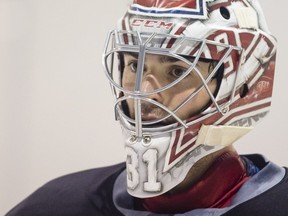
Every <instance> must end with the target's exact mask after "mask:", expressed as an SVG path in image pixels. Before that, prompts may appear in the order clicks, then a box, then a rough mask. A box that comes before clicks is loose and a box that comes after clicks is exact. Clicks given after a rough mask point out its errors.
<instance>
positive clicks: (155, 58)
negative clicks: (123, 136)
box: [122, 53, 217, 124]
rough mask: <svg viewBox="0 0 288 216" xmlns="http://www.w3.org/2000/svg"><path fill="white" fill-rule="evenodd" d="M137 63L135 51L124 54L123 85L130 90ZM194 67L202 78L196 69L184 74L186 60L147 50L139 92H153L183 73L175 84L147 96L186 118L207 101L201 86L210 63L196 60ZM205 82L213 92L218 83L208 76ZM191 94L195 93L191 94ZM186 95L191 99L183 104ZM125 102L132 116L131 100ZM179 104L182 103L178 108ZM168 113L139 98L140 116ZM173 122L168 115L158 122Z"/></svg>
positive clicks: (132, 106) (153, 117) (207, 97)
mask: <svg viewBox="0 0 288 216" xmlns="http://www.w3.org/2000/svg"><path fill="white" fill-rule="evenodd" d="M188 60H189V59H188ZM138 63H139V62H138V56H137V55H136V54H132V53H125V54H124V70H123V77H122V86H123V88H125V89H128V90H129V91H133V90H134V89H135V85H136V80H137V79H136V76H137V66H138ZM190 66H191V65H190ZM195 68H197V69H198V73H199V72H200V73H201V75H202V78H200V76H199V74H197V73H196V71H195V69H193V70H191V72H190V73H189V74H188V75H187V76H185V78H183V74H185V72H186V73H187V70H188V69H189V65H188V64H187V63H186V62H184V61H181V60H179V59H177V58H173V57H168V56H162V55H156V54H146V56H145V62H144V66H143V70H142V79H141V80H142V81H141V84H140V92H153V91H155V90H157V89H160V88H162V87H164V86H167V85H169V84H170V83H172V82H174V81H175V80H177V79H179V78H181V77H182V78H183V79H182V80H181V81H180V82H179V83H177V84H176V85H173V86H171V87H170V88H168V89H166V90H163V91H160V92H157V93H153V94H149V95H148V96H147V98H149V99H152V100H153V101H156V102H158V103H160V104H162V105H164V106H165V107H167V108H168V109H169V110H171V111H172V110H177V111H176V112H175V114H176V115H177V116H178V117H179V118H180V119H182V120H185V119H187V118H189V117H191V116H192V115H194V114H197V113H199V112H200V111H201V110H202V109H203V108H205V107H206V106H207V105H208V104H209V101H210V96H209V94H208V91H207V89H206V88H204V87H202V88H201V86H202V85H203V80H205V79H207V77H208V76H209V73H210V72H211V71H212V70H213V63H212V62H208V61H198V62H197V64H196V65H195ZM138 73H139V71H138ZM207 86H208V88H209V89H210V91H211V92H212V93H213V92H215V90H216V86H217V81H216V79H211V81H210V82H209V83H208V84H207ZM194 94H195V95H194ZM191 95H194V96H193V97H191ZM189 97H191V99H189V100H188V101H187V103H185V104H184V105H181V104H183V102H184V101H185V100H187V98H189ZM127 104H128V109H129V115H130V117H131V118H135V103H134V100H127ZM179 106H181V107H180V108H179ZM167 114H168V113H167V112H166V111H165V110H164V109H162V108H160V107H159V106H156V105H155V104H152V103H149V102H147V101H142V102H141V116H142V120H143V121H151V120H152V121H153V120H157V119H161V118H164V117H165V116H167ZM173 122H175V118H173V117H169V118H166V119H165V120H163V121H162V122H161V123H162V124H169V123H173Z"/></svg>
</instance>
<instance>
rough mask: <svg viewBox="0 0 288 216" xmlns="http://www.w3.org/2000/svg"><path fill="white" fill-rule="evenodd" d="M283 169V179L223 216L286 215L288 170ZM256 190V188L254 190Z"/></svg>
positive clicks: (287, 209) (287, 210)
mask: <svg viewBox="0 0 288 216" xmlns="http://www.w3.org/2000/svg"><path fill="white" fill-rule="evenodd" d="M284 168H285V176H284V178H283V179H282V180H281V181H280V182H279V183H278V184H276V185H275V186H273V187H272V188H270V189H269V190H267V191H265V192H264V193H262V194H260V195H259V196H256V197H254V198H253V199H251V200H248V201H246V202H244V203H241V204H240V205H238V206H236V207H235V208H233V209H231V210H230V211H228V212H226V213H225V214H224V215H225V216H230V215H233V216H240V215H241V216H242V215H253V216H271V215H273V216H286V215H288V205H287V203H288V193H287V191H288V169H287V168H286V167H284ZM255 189H256V188H255Z"/></svg>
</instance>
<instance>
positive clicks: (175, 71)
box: [170, 67, 186, 78]
mask: <svg viewBox="0 0 288 216" xmlns="http://www.w3.org/2000/svg"><path fill="white" fill-rule="evenodd" d="M185 72H186V69H185V68H178V67H177V68H173V69H172V70H171V71H170V75H172V76H173V77H175V78H179V77H181V76H182V75H183V74H184V73H185Z"/></svg>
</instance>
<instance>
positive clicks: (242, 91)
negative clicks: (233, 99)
mask: <svg viewBox="0 0 288 216" xmlns="http://www.w3.org/2000/svg"><path fill="white" fill-rule="evenodd" d="M248 92H249V88H248V85H247V83H244V84H243V85H242V86H241V88H240V90H239V95H240V97H241V98H244V97H245V96H246V95H247V94H248Z"/></svg>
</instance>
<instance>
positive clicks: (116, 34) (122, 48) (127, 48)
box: [102, 31, 244, 137]
mask: <svg viewBox="0 0 288 216" xmlns="http://www.w3.org/2000/svg"><path fill="white" fill-rule="evenodd" d="M135 33H136V35H137V38H138V41H139V42H140V43H139V45H127V44H124V45H122V44H121V42H120V41H121V39H120V35H121V34H122V35H123V34H132V35H134V36H135ZM142 35H149V37H148V39H147V40H146V41H145V42H144V43H143V42H142V37H141V36H142ZM126 36H127V35H126ZM156 36H162V37H169V38H176V39H178V38H180V36H174V35H173V36H171V35H169V34H157V33H140V32H133V31H111V32H110V33H109V35H108V37H107V40H106V43H105V50H104V54H103V61H102V63H103V65H104V68H105V74H106V76H107V77H108V79H109V80H110V85H111V87H112V89H113V92H114V95H115V100H116V101H115V106H114V110H115V115H117V114H118V115H119V114H120V113H121V116H122V118H124V119H126V121H128V122H130V123H132V124H135V125H136V136H137V137H142V135H143V131H142V124H143V125H151V124H156V123H158V122H161V121H163V120H165V119H167V118H169V117H171V116H172V117H173V118H175V119H176V120H177V122H178V123H180V127H181V126H182V127H185V128H187V127H188V126H189V125H191V124H192V122H189V123H188V124H186V123H185V121H183V120H181V119H180V118H179V117H178V116H177V115H176V114H175V112H176V111H177V110H179V109H180V108H181V107H183V106H184V105H185V104H186V103H187V102H188V101H189V100H190V99H191V98H193V97H194V96H195V95H196V94H197V93H198V92H199V91H200V90H201V89H202V88H203V87H204V88H205V89H206V91H207V92H208V94H209V96H210V98H211V100H212V102H213V104H215V107H216V110H217V111H218V112H220V113H221V114H222V115H224V114H225V112H224V111H223V110H224V109H225V107H227V106H229V104H230V103H231V101H233V97H234V93H235V91H236V86H235V84H236V80H237V77H238V75H239V73H238V71H239V69H240V65H241V63H242V59H243V53H244V52H243V51H242V49H241V48H239V47H236V46H232V45H227V44H222V43H219V42H215V41H211V40H200V39H194V38H188V37H183V36H181V39H180V40H178V41H179V42H178V43H181V42H183V41H184V40H190V41H193V42H194V43H195V42H197V43H201V47H200V49H199V50H198V52H197V54H196V57H195V59H194V61H193V63H192V64H191V61H189V60H187V59H186V58H184V57H182V56H180V55H178V54H175V53H173V52H171V49H165V48H154V47H147V44H148V43H149V42H150V41H151V40H152V39H153V38H155V37H156ZM112 37H113V38H115V41H116V43H115V41H114V40H112V42H111V38H112ZM109 42H110V43H111V47H112V48H111V51H109V52H108V47H109V46H108V45H109V44H110V43H109ZM178 43H177V42H176V43H175V44H176V46H177V44H178ZM115 44H116V45H115ZM207 44H212V45H216V46H220V47H224V48H228V50H227V51H226V53H225V54H224V56H223V57H222V58H221V60H220V61H219V62H218V64H217V65H216V67H215V68H214V69H213V71H212V72H211V73H210V75H209V76H208V77H207V78H206V79H204V78H203V76H202V74H201V72H200V71H199V69H198V68H197V67H195V66H196V63H197V62H198V61H199V59H200V56H201V54H202V52H203V49H204V46H205V45H207ZM233 50H237V51H239V52H241V57H240V59H241V61H240V62H239V64H238V70H237V75H236V78H235V83H234V87H233V90H232V94H231V97H230V100H229V101H228V102H226V103H225V104H224V105H221V106H220V105H219V104H218V103H217V101H216V99H215V97H214V95H213V93H212V92H211V91H210V90H209V87H208V85H207V84H208V82H209V81H210V80H211V79H212V77H213V76H214V75H215V73H216V72H217V70H218V69H219V68H220V66H221V64H223V63H224V61H225V59H226V58H227V57H228V56H229V54H230V53H231V52H232V51H233ZM118 52H135V53H139V55H138V65H140V67H139V66H138V67H137V77H136V85H135V91H129V90H127V89H124V88H123V87H121V86H120V85H119V84H117V83H116V82H115V81H114V80H113V70H112V69H113V61H114V55H115V54H117V53H118ZM146 53H153V54H159V55H167V56H170V57H175V58H177V59H179V60H182V61H183V62H185V63H187V64H188V65H191V66H190V67H189V68H188V69H187V71H186V72H185V73H184V74H183V75H182V76H181V77H179V78H178V79H177V80H175V81H173V82H171V83H170V84H168V85H166V86H164V87H161V88H159V89H156V90H153V91H150V92H140V87H141V80H142V70H143V68H144V60H145V54H146ZM110 55H112V61H111V70H110V71H111V72H109V66H108V61H107V59H108V57H109V56H110ZM193 69H194V70H195V71H196V73H197V75H198V76H199V77H200V79H201V81H202V83H203V85H201V86H200V87H199V88H197V89H196V91H194V92H193V93H192V94H191V95H190V96H189V97H188V98H186V99H185V100H184V101H183V102H182V103H181V104H180V105H179V106H177V107H176V108H175V109H174V110H172V111H171V110H169V109H168V108H167V107H165V106H164V105H162V104H160V103H158V102H155V101H153V100H151V99H149V98H145V97H143V96H147V95H150V94H157V93H159V92H161V91H165V90H166V89H168V88H171V87H172V86H174V85H176V84H177V83H179V82H180V81H181V80H183V79H184V78H185V77H186V76H187V75H188V74H189V73H191V71H192V70H193ZM117 89H118V91H120V92H123V93H126V94H128V95H129V96H123V97H121V98H118V99H117V93H116V92H117ZM127 99H133V100H134V101H135V104H134V106H135V113H136V115H135V118H136V119H135V120H133V119H131V118H130V117H128V116H127V115H125V113H124V112H123V111H122V109H121V108H120V104H121V102H122V101H124V100H127ZM141 100H143V101H147V102H149V103H152V104H154V105H156V106H158V107H160V108H162V109H163V110H165V111H166V112H167V113H168V115H166V116H165V117H163V118H161V119H159V120H154V121H146V122H142V119H141ZM222 107H224V109H221V108H222ZM216 110H214V112H215V111H216ZM210 112H211V111H210ZM212 112H213V110H212ZM194 123H195V121H194ZM176 124H177V123H176ZM177 128H178V127H177ZM134 133H135V132H134Z"/></svg>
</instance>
